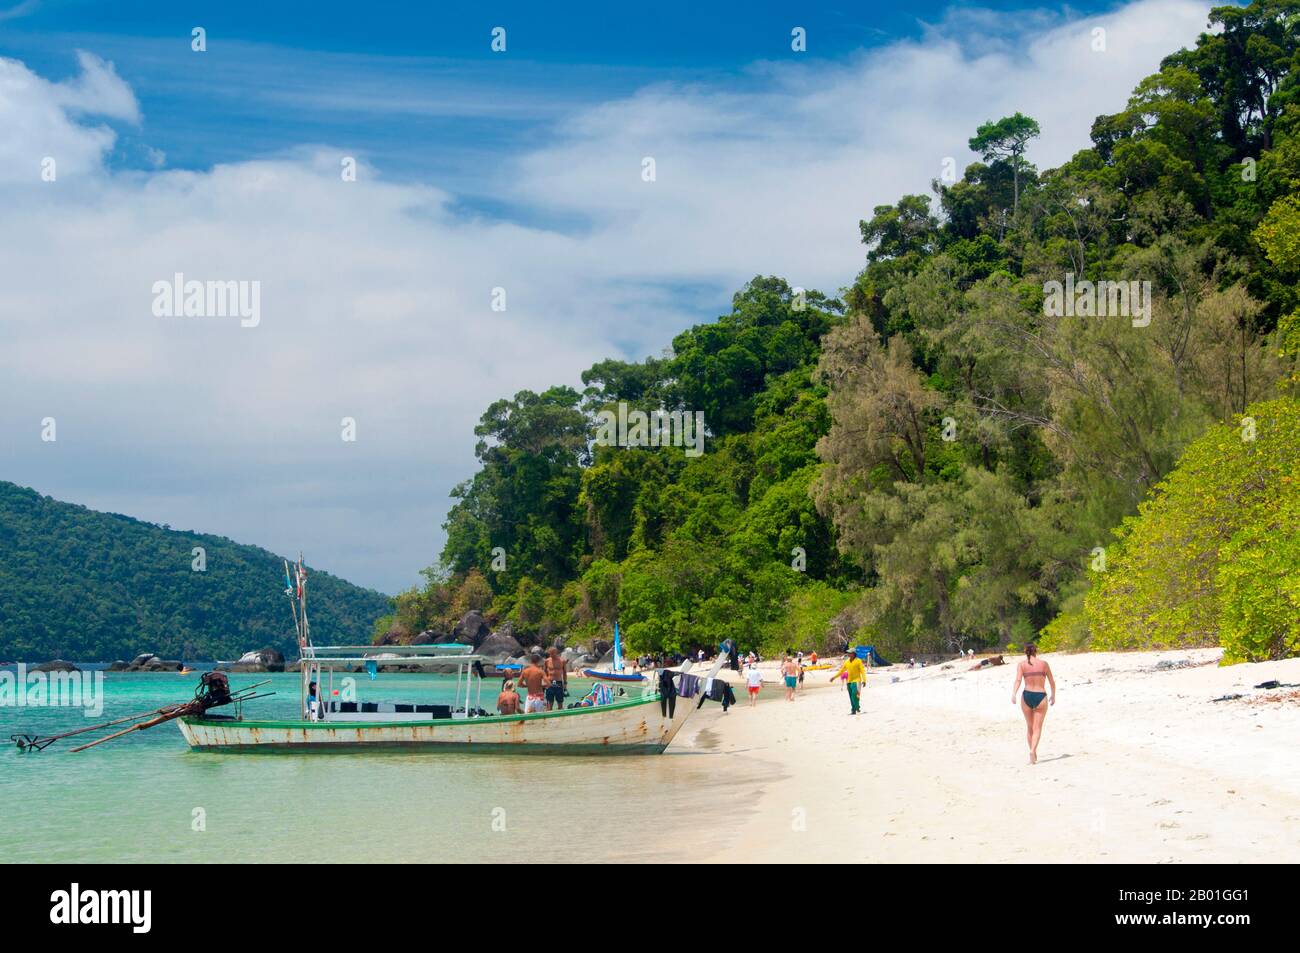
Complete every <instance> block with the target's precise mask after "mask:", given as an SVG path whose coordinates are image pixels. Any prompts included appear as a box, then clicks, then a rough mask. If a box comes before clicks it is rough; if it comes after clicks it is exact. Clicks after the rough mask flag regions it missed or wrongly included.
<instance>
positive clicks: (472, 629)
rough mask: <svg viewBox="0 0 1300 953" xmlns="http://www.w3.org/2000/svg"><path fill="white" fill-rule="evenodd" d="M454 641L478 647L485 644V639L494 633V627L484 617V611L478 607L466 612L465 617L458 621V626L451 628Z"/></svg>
mask: <svg viewBox="0 0 1300 953" xmlns="http://www.w3.org/2000/svg"><path fill="white" fill-rule="evenodd" d="M451 634H452V636H453V641H456V642H459V643H461V644H462V645H472V646H474V648H476V649H477V648H478V647H479V646H480V645H482V644H483V640H484V639H486V638H487V637H488V636H489V635H491V634H492V627H491V626H489V625H488V624H487V619H485V618H483V613H481V612H479V611H478V610H477V609H471V610H470V611H469V612H466V613H465V616H464V618H462V619H461V620H460V621H459V622H457V623H456V627H455V628H454V629H452V630H451Z"/></svg>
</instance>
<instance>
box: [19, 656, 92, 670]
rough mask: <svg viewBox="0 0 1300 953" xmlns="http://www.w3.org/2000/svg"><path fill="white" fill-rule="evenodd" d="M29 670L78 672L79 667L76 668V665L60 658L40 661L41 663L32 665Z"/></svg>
mask: <svg viewBox="0 0 1300 953" xmlns="http://www.w3.org/2000/svg"><path fill="white" fill-rule="evenodd" d="M31 670H32V671H33V672H80V671H81V669H79V668H77V666H75V665H73V664H72V663H71V662H68V661H65V660H63V659H61V658H56V659H50V660H49V661H48V662H41V664H39V665H33V666H32V668H31Z"/></svg>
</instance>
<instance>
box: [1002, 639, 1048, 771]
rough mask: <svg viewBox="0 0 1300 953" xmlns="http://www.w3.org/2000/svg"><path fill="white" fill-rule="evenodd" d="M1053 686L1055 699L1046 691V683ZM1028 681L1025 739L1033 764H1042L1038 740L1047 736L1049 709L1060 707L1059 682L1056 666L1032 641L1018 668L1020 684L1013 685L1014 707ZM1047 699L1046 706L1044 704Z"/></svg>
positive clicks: (1023, 701)
mask: <svg viewBox="0 0 1300 953" xmlns="http://www.w3.org/2000/svg"><path fill="white" fill-rule="evenodd" d="M1044 680H1046V681H1047V682H1048V683H1049V684H1050V685H1051V686H1052V696H1051V698H1048V697H1047V693H1046V692H1044V691H1043V681H1044ZM1021 681H1024V683H1025V690H1024V692H1023V693H1022V694H1021V696H1020V711H1021V713H1022V714H1023V715H1024V716H1025V736H1026V738H1027V739H1028V741H1029V763H1030V764H1037V763H1038V740H1039V739H1040V738H1041V737H1042V736H1043V721H1044V720H1045V719H1046V718H1047V709H1048V706H1050V705H1055V704H1056V679H1055V678H1053V677H1052V666H1050V665H1048V664H1047V662H1046V660H1044V659H1040V658H1039V657H1038V646H1036V645H1034V644H1033V643H1032V642H1031V643H1030V644H1029V645H1026V646H1025V660H1024V661H1023V662H1021V663H1020V664H1019V665H1017V666H1016V683H1015V684H1014V685H1012V686H1011V704H1013V705H1014V704H1015V703H1016V692H1017V691H1019V690H1020V683H1021ZM1044 700H1046V704H1044Z"/></svg>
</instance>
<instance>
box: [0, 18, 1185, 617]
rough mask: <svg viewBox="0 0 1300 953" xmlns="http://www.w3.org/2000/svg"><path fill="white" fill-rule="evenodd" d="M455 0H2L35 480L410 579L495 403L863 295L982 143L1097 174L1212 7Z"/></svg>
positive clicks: (15, 418) (15, 430) (9, 411)
mask: <svg viewBox="0 0 1300 953" xmlns="http://www.w3.org/2000/svg"><path fill="white" fill-rule="evenodd" d="M448 6H450V5H446V4H427V5H414V4H411V5H409V6H408V5H407V4H397V3H387V2H370V3H366V4H331V3H325V2H318V3H313V4H294V3H281V4H266V3H264V2H263V3H258V4H252V3H243V2H231V0H226V2H222V3H220V4H215V3H214V4H207V3H198V4H194V3H187V4H184V5H179V4H173V3H161V2H129V0H121V2H116V3H93V2H89V0H61V2H60V0H21V2H18V0H0V130H3V134H0V216H3V227H2V228H0V479H5V480H9V481H11V482H15V483H19V484H22V485H24V486H32V487H34V488H36V489H37V490H39V491H40V492H42V493H46V494H48V495H50V496H53V497H55V498H57V499H61V500H66V501H69V502H74V503H79V504H82V505H85V506H89V507H91V508H93V509H99V510H107V511H111V512H118V513H125V514H127V515H130V516H134V517H137V518H139V519H144V520H149V521H151V522H156V523H161V524H166V525H170V526H171V527H173V528H175V529H187V530H198V531H202V532H208V533H215V534H218V535H221V536H227V537H230V538H231V539H234V540H237V541H239V542H243V543H252V544H256V545H260V546H264V547H266V548H268V549H270V550H272V551H274V552H277V553H281V554H286V555H290V554H295V553H297V552H298V551H300V550H301V551H303V552H305V553H306V555H307V558H308V561H309V562H310V563H312V564H313V565H316V566H318V567H320V568H323V569H326V570H328V571H330V572H333V573H336V574H338V575H341V576H343V577H344V578H347V579H350V580H351V581H353V582H356V583H359V584H362V585H367V586H371V587H374V588H377V589H380V590H382V591H385V592H390V593H391V592H396V591H398V590H400V589H402V588H406V587H408V586H410V585H413V584H415V583H417V582H418V581H419V575H418V571H419V570H420V569H421V568H422V567H424V566H427V565H430V564H431V563H433V562H434V561H435V560H436V559H437V556H438V554H439V552H440V550H441V547H442V543H443V539H444V534H443V531H442V529H441V524H442V522H443V520H444V519H445V517H446V513H447V510H448V508H449V506H450V504H451V503H452V502H453V501H452V500H451V498H450V497H449V492H450V491H451V490H452V488H453V487H454V486H455V485H456V484H458V483H460V482H461V481H464V480H466V479H468V478H470V477H471V476H472V475H473V473H474V471H475V469H476V461H475V459H474V454H473V448H474V443H475V438H474V435H473V428H474V425H475V423H476V422H477V421H478V418H479V416H480V415H481V414H482V412H483V411H484V410H485V409H486V408H487V406H488V405H489V404H490V403H491V402H492V401H493V400H496V399H497V398H499V397H506V396H513V395H514V394H515V393H517V392H518V391H520V390H524V389H529V390H541V389H544V388H546V387H548V386H551V385H553V384H569V385H572V386H575V387H580V386H581V383H580V374H581V372H582V371H583V370H584V369H585V368H587V367H589V366H591V365H592V364H593V363H595V362H596V361H599V360H602V359H604V358H607V357H619V358H624V359H629V360H636V359H641V358H644V357H646V356H649V355H652V354H660V353H662V352H663V350H664V348H665V347H666V346H667V345H668V343H669V342H670V341H671V339H672V337H673V335H674V334H676V333H677V332H679V331H680V330H682V329H683V328H686V327H689V326H691V325H693V324H697V323H701V322H705V321H710V320H713V319H714V318H716V316H717V315H719V314H721V313H724V312H725V311H726V310H728V305H729V302H730V298H731V295H732V294H733V293H734V292H735V291H736V290H737V289H739V288H740V287H741V286H742V285H743V284H744V282H745V281H747V280H748V279H750V278H752V277H754V276H755V275H759V274H762V275H769V274H773V275H780V276H782V277H784V278H786V279H787V280H788V281H789V282H790V283H791V284H792V285H798V286H802V287H807V288H817V289H820V290H823V291H826V292H828V293H834V292H836V291H838V290H839V289H840V288H842V287H844V286H846V285H848V284H850V283H851V282H852V280H853V277H854V276H855V274H856V273H857V271H858V270H859V269H860V268H861V267H862V264H863V262H864V249H863V248H862V246H861V245H860V239H859V234H858V222H859V220H860V219H861V218H864V217H870V214H871V209H872V208H873V207H874V206H876V205H879V204H892V203H893V202H894V201H896V200H897V199H898V198H899V197H900V196H901V195H904V194H908V193H924V192H927V191H928V189H929V183H930V181H931V180H932V179H934V178H935V177H936V176H938V175H939V174H940V173H941V170H942V168H943V165H944V162H945V160H949V159H952V160H955V161H956V163H957V167H958V168H959V169H960V168H962V167H964V166H965V164H967V163H968V162H970V161H972V160H973V159H974V158H975V157H974V156H973V155H972V154H971V153H970V152H969V150H968V149H967V147H966V141H967V139H968V138H969V137H970V136H971V134H972V133H973V132H974V130H975V128H976V127H977V126H978V125H979V124H980V123H982V122H984V121H986V120H990V119H996V118H999V117H1001V116H1004V115H1008V114H1010V113H1012V112H1015V111H1017V110H1019V111H1021V112H1024V113H1026V114H1027V115H1030V116H1033V117H1034V118H1036V119H1037V120H1038V121H1039V123H1040V125H1041V127H1042V130H1043V134H1042V137H1041V138H1040V139H1038V140H1036V141H1035V142H1034V143H1033V144H1032V146H1031V149H1030V151H1029V158H1030V160H1031V161H1032V162H1034V163H1035V164H1036V165H1038V166H1039V167H1040V168H1049V167H1051V166H1054V165H1057V164H1059V163H1061V162H1063V161H1065V160H1067V159H1068V158H1069V157H1070V156H1071V155H1072V154H1073V153H1074V152H1075V151H1077V150H1078V149H1081V148H1084V147H1086V146H1087V145H1088V130H1089V127H1090V126H1091V123H1092V120H1093V119H1094V118H1095V117H1096V116H1097V115H1100V114H1103V113H1110V112H1115V111H1118V110H1119V109H1120V108H1122V107H1123V105H1124V103H1125V101H1126V100H1127V97H1128V95H1129V93H1130V91H1131V90H1132V88H1133V86H1134V85H1135V84H1136V83H1137V82H1138V81H1139V80H1141V79H1142V78H1143V77H1144V76H1146V75H1148V74H1150V73H1151V72H1154V71H1155V70H1156V69H1157V67H1158V65H1159V62H1160V59H1161V58H1162V57H1163V56H1165V55H1167V54H1168V53H1170V52H1173V51H1174V50H1176V49H1179V48H1180V47H1183V46H1188V45H1191V44H1193V43H1194V42H1195V39H1196V37H1197V35H1198V34H1199V33H1200V32H1201V31H1202V30H1203V29H1205V27H1206V13H1207V11H1208V9H1209V7H1210V4H1209V3H1199V2H1192V0H1135V2H1131V3H1126V4H1124V3H1121V4H1112V3H1107V4H1091V3H1081V4H1072V5H1070V6H1068V7H1065V6H1050V5H1036V4H1032V3H1030V4H1026V3H1023V2H1001V0H987V2H984V3H979V4H941V3H932V2H928V0H927V2H919V3H909V4H897V3H876V2H865V3H857V4H853V5H820V4H816V3H811V4H809V3H801V4H778V3H762V2H760V3H747V4H743V5H741V4H736V5H734V6H735V7H736V8H739V9H741V10H743V12H740V13H738V12H720V11H718V10H716V9H715V10H714V11H712V12H701V11H699V10H697V9H695V8H696V7H697V6H698V4H695V3H677V2H670V3H665V2H656V3H654V4H652V5H618V6H611V5H608V4H601V5H599V6H598V5H596V4H569V5H566V6H565V10H564V12H563V13H557V12H554V11H548V10H543V9H541V7H542V6H543V5H539V4H535V3H533V4H523V3H520V4H513V5H496V6H487V5H482V4H463V5H456V6H457V7H459V9H447V7H448ZM713 6H714V7H717V5H713ZM182 7H183V9H182ZM196 28H202V30H203V31H204V39H205V46H206V49H204V50H202V51H196V50H195V49H193V44H194V41H193V31H194V30H195V29H196ZM497 28H501V29H503V30H504V31H505V33H504V37H505V49H504V50H502V51H494V50H493V49H492V42H493V31H494V29H497ZM796 28H802V29H803V30H804V31H805V35H806V50H804V51H795V50H794V49H792V31H793V30H795V29H796ZM1097 30H1102V31H1104V33H1103V34H1098V33H1097V32H1096V31H1097ZM1099 37H1102V38H1104V43H1101V44H1099V43H1098V38H1099ZM1099 45H1101V46H1104V48H1103V49H1097V48H1096V47H1097V46H1099ZM647 158H651V159H653V161H654V172H655V175H654V178H653V180H652V181H646V179H645V177H644V176H643V169H644V168H645V160H646V159H647ZM353 167H355V175H350V174H349V170H350V169H351V168H353ZM178 273H179V274H181V275H183V276H184V280H187V281H199V282H227V281H233V282H240V283H243V284H242V285H241V286H240V287H242V288H244V289H245V290H246V293H249V294H251V290H250V289H252V288H254V287H256V289H257V294H258V299H257V301H258V308H257V314H256V320H255V321H254V320H253V319H252V318H251V317H246V318H244V319H242V320H241V318H240V317H239V316H236V315H228V316H222V315H218V314H200V315H189V316H186V315H184V314H183V313H180V314H173V313H171V312H169V311H168V310H167V306H166V304H160V303H159V294H160V292H159V290H158V289H159V283H160V282H161V283H166V284H170V283H172V282H173V280H174V276H175V275H176V274H178ZM254 283H256V285H254ZM495 289H504V302H505V308H504V310H496V309H494V307H493V304H494V302H495V303H496V304H497V305H498V306H499V305H500V303H501V300H502V297H501V294H500V293H499V292H498V291H496V290H495ZM250 300H251V299H250ZM160 311H161V313H160ZM345 419H347V420H351V421H352V422H353V426H352V428H351V431H350V433H349V432H345V431H346V428H345V423H344V421H345ZM50 421H52V422H53V428H52V429H51V426H50V423H49V422H50ZM51 436H53V437H54V439H49V438H50V437H51ZM345 436H354V437H355V439H344V437H345Z"/></svg>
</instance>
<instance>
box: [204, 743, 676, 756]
mask: <svg viewBox="0 0 1300 953" xmlns="http://www.w3.org/2000/svg"><path fill="white" fill-rule="evenodd" d="M667 747H668V746H667V745H659V744H618V745H598V744H573V745H569V744H563V745H551V744H545V743H532V744H528V743H525V744H508V743H501V744H491V743H489V744H474V743H468V742H458V741H373V742H367V741H363V742H355V741H350V742H346V743H340V742H328V741H322V742H313V741H308V742H287V743H284V744H251V745H238V744H236V745H196V746H194V747H192V748H191V749H190V750H191V751H206V752H219V753H224V752H236V753H239V754H269V755H279V754H293V753H294V752H297V751H310V752H311V753H313V754H319V753H321V752H326V751H328V752H330V753H332V754H355V753H356V751H357V749H358V748H364V749H365V750H367V751H374V752H383V751H385V750H388V751H394V752H397V751H401V752H410V751H413V750H418V749H421V748H423V749H442V750H445V751H464V752H466V753H468V754H548V755H557V754H572V755H584V756H587V755H601V756H625V755H640V754H663V752H664V750H665V749H666V748H667Z"/></svg>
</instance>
